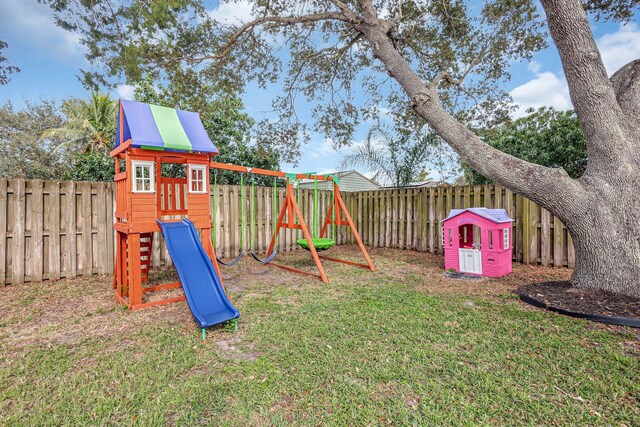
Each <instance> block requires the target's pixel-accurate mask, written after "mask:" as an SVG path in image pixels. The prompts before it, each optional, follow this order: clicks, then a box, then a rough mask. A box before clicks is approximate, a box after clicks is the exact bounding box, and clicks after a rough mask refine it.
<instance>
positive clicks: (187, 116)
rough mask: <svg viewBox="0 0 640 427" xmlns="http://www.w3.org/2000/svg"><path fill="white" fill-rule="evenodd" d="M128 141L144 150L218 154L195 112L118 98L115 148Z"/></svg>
mask: <svg viewBox="0 0 640 427" xmlns="http://www.w3.org/2000/svg"><path fill="white" fill-rule="evenodd" d="M121 126H122V128H123V131H124V132H123V137H122V140H121V139H120V127H121ZM129 139H130V140H131V146H132V147H136V148H145V149H148V150H166V151H198V152H204V153H216V154H217V153H218V149H217V148H216V147H215V146H214V145H213V142H211V140H210V139H209V136H208V135H207V132H206V131H205V130H204V126H203V125H202V121H201V120H200V115H199V114H198V113H192V112H190V111H183V110H174V109H173V108H167V107H161V106H158V105H151V104H145V103H142V102H135V101H127V100H125V99H121V100H120V114H118V127H117V130H116V141H115V147H118V146H119V145H120V144H122V143H124V142H126V141H127V140H129Z"/></svg>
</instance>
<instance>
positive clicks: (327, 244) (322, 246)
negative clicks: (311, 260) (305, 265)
mask: <svg viewBox="0 0 640 427" xmlns="http://www.w3.org/2000/svg"><path fill="white" fill-rule="evenodd" d="M311 241H312V242H313V246H314V247H315V248H316V251H318V252H321V251H326V250H327V249H330V248H332V247H333V245H335V244H336V241H335V240H333V239H324V238H320V237H314V238H312V239H311ZM296 243H297V244H298V245H300V247H301V248H304V249H306V250H309V242H307V239H298V240H296Z"/></svg>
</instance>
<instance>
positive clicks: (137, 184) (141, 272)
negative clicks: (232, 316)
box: [111, 100, 218, 309]
mask: <svg viewBox="0 0 640 427" xmlns="http://www.w3.org/2000/svg"><path fill="white" fill-rule="evenodd" d="M217 153H218V150H217V149H216V148H215V147H214V145H213V143H211V141H210V140H209V137H208V136H207V134H206V132H205V130H204V127H203V126H202V123H201V121H200V117H199V116H198V114H196V113H190V112H186V111H180V110H173V109H170V108H165V107H158V106H152V105H148V104H143V103H139V102H133V101H125V100H122V101H120V109H119V117H118V129H117V138H116V144H115V148H114V150H113V151H112V152H111V157H114V158H115V160H116V162H115V168H116V175H115V177H114V180H115V182H116V207H115V224H114V229H115V231H116V259H115V264H116V265H115V274H114V280H113V286H114V288H115V290H116V299H117V300H118V301H119V302H120V303H122V304H125V305H127V306H128V307H129V308H131V309H137V308H145V307H150V306H154V305H159V304H167V303H171V302H177V301H184V299H185V297H184V296H178V297H173V298H170V299H165V300H160V301H153V302H143V294H145V293H148V292H154V291H158V290H162V289H172V288H177V287H180V286H181V283H180V282H175V283H169V284H163V285H156V286H146V287H143V286H142V284H143V283H146V282H147V280H148V277H149V267H150V263H151V251H152V248H153V233H155V232H158V231H160V228H159V226H158V223H157V221H156V220H158V219H160V220H169V221H172V220H180V219H182V218H185V217H186V218H189V219H190V220H191V221H192V222H193V223H194V225H195V226H196V228H197V229H198V230H200V232H201V233H202V236H203V238H202V245H203V247H204V248H205V250H206V252H207V253H208V254H209V255H210V256H211V257H213V247H212V246H211V241H210V240H209V238H208V236H209V233H210V231H211V215H210V210H209V179H208V178H209V162H210V160H211V156H214V155H216V154H217ZM166 164H182V165H185V168H186V174H187V178H166V177H163V176H162V165H166ZM122 166H124V168H122ZM185 189H186V191H185ZM214 259H215V258H214ZM214 265H215V264H214Z"/></svg>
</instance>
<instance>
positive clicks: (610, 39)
mask: <svg viewBox="0 0 640 427" xmlns="http://www.w3.org/2000/svg"><path fill="white" fill-rule="evenodd" d="M597 43H598V48H599V49H600V55H601V56H602V61H603V62H604V66H605V68H606V69H607V73H609V75H611V74H613V73H615V72H616V71H618V70H619V69H620V68H621V67H622V66H624V65H626V64H627V63H629V62H631V61H633V60H634V59H638V58H640V28H638V24H636V23H635V22H630V23H628V24H627V25H620V28H619V29H618V31H616V32H615V33H611V34H605V35H604V36H602V37H600V38H599V39H598V40H597Z"/></svg>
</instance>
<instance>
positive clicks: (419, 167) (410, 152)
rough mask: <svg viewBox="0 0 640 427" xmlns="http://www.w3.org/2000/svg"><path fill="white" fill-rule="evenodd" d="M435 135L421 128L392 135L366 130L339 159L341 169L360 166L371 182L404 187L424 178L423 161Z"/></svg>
mask: <svg viewBox="0 0 640 427" xmlns="http://www.w3.org/2000/svg"><path fill="white" fill-rule="evenodd" d="M439 142H440V141H439V138H438V136H437V135H436V134H435V133H433V132H431V131H428V130H427V129H424V130H423V131H422V132H420V133H416V134H414V135H407V134H394V133H392V132H391V131H390V130H389V129H385V128H383V127H379V126H376V127H374V128H371V129H370V130H369V133H368V134H367V138H366V140H365V141H364V143H363V144H362V145H358V146H356V147H354V149H353V151H352V152H351V153H349V154H347V155H346V156H344V157H343V158H342V161H341V165H340V166H341V167H342V168H348V167H352V166H361V167H363V168H365V170H368V171H371V172H374V173H375V175H374V176H373V179H374V180H377V181H381V182H384V183H386V184H388V185H390V186H393V187H405V186H406V185H407V184H409V183H410V182H412V181H417V180H420V179H421V178H422V177H424V178H426V177H427V176H428V172H426V171H425V162H426V161H427V160H428V158H429V154H430V153H431V152H432V149H433V148H434V146H435V145H436V144H438V143H439Z"/></svg>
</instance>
